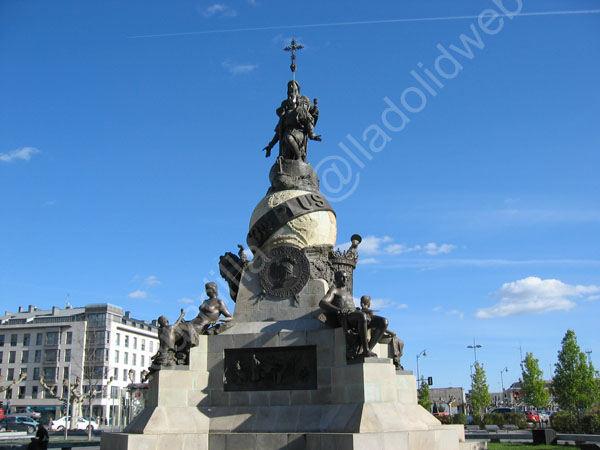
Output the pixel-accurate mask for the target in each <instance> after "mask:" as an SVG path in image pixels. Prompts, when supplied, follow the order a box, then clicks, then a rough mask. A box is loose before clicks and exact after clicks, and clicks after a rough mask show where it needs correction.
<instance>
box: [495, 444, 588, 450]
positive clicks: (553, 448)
mask: <svg viewBox="0 0 600 450" xmlns="http://www.w3.org/2000/svg"><path fill="white" fill-rule="evenodd" d="M565 448H577V447H571V446H570V445H533V444H522V443H519V442H500V443H498V442H488V450H517V449H523V450H525V449H528V450H557V449H565Z"/></svg>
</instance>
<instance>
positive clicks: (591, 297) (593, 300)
mask: <svg viewBox="0 0 600 450" xmlns="http://www.w3.org/2000/svg"><path fill="white" fill-rule="evenodd" d="M596 300H600V295H590V296H589V297H588V298H586V299H585V301H586V302H595V301H596Z"/></svg>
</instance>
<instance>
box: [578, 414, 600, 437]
mask: <svg viewBox="0 0 600 450" xmlns="http://www.w3.org/2000/svg"><path fill="white" fill-rule="evenodd" d="M581 426H582V428H583V432H584V433H585V434H600V415H599V414H597V413H596V414H587V415H585V416H583V419H582V420H581Z"/></svg>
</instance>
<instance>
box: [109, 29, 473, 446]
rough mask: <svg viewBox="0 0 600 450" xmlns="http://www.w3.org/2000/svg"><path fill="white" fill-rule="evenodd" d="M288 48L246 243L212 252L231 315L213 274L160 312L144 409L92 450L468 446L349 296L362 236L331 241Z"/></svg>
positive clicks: (308, 106) (311, 130) (308, 104)
mask: <svg viewBox="0 0 600 450" xmlns="http://www.w3.org/2000/svg"><path fill="white" fill-rule="evenodd" d="M300 49H302V45H299V44H297V43H296V42H295V41H294V40H292V42H291V44H290V45H289V46H287V47H286V48H285V50H286V51H289V52H290V53H291V60H292V62H291V65H290V69H291V71H292V80H290V81H289V82H288V83H287V97H286V98H285V99H284V100H283V101H282V102H281V105H280V106H279V107H278V108H277V109H276V111H275V112H276V114H277V123H276V126H275V134H274V136H273V138H272V139H271V141H270V142H269V143H268V144H267V146H266V147H265V148H264V149H263V150H264V151H265V156H266V157H270V156H271V154H272V153H273V150H274V149H275V145H276V144H278V152H277V156H276V158H275V161H274V164H273V165H272V167H271V169H270V171H269V181H270V186H269V188H268V190H267V193H266V195H265V197H263V198H262V199H261V200H260V201H259V202H258V204H257V205H256V207H255V208H254V211H253V212H252V214H251V216H250V223H249V230H248V235H247V236H246V243H247V245H248V247H249V251H247V250H245V248H244V246H242V245H238V250H237V252H235V253H234V252H227V253H225V254H224V255H223V256H221V257H220V260H219V271H220V274H221V276H222V277H223V280H224V281H223V280H220V282H221V283H222V284H223V285H224V286H226V287H228V290H229V295H230V297H231V299H232V300H233V302H235V309H234V312H233V314H232V313H231V312H230V311H229V310H228V308H227V306H226V304H225V302H224V301H223V300H221V299H219V298H218V296H219V293H218V286H217V284H216V283H214V282H213V283H208V284H206V293H207V296H208V298H207V300H205V301H204V302H203V303H202V305H201V306H200V310H199V313H198V316H197V317H196V318H194V319H193V320H190V321H185V320H184V318H183V317H184V313H183V311H182V312H181V314H180V316H179V318H178V319H177V320H176V321H175V322H174V323H173V324H172V325H171V324H170V323H169V321H168V319H167V318H166V317H165V316H161V317H160V318H159V325H160V331H159V339H160V348H159V351H158V353H157V354H156V355H155V356H154V357H153V361H152V366H151V367H150V370H149V372H148V379H149V395H148V399H147V407H146V409H144V410H143V411H142V413H140V414H139V415H138V416H137V417H136V418H135V419H134V420H133V421H132V423H131V424H130V425H129V426H128V427H127V428H126V429H125V431H124V432H123V433H103V437H102V444H101V448H102V450H121V449H123V450H124V449H135V450H137V449H152V450H162V449H164V448H172V449H175V448H177V449H194V450H195V449H217V448H218V449H223V448H225V449H227V448H236V449H261V450H263V449H267V450H270V449H296V448H297V449H304V448H306V449H331V448H343V449H359V448H360V449H375V448H377V449H392V448H393V449H423V450H455V449H456V450H458V449H459V448H460V449H467V448H471V447H469V446H468V444H466V443H465V442H464V432H463V430H462V426H449V425H446V426H442V425H441V424H440V422H439V421H438V420H437V419H436V418H434V417H433V416H432V415H431V414H430V413H429V412H428V411H426V410H424V409H423V408H422V407H421V406H419V405H418V404H417V392H416V380H415V377H414V376H413V375H412V372H408V371H404V370H403V368H402V365H401V362H400V358H401V355H402V348H403V345H404V344H403V342H402V341H401V340H400V339H399V338H398V337H397V336H396V334H395V333H393V332H391V331H390V330H388V320H387V319H386V318H385V317H382V316H379V315H377V314H376V311H374V310H372V309H371V308H370V302H371V299H370V297H369V296H368V295H363V296H362V297H361V302H360V307H358V306H356V305H355V303H354V294H353V278H354V271H355V269H356V268H357V262H358V259H359V246H360V243H361V241H362V238H361V236H360V235H358V234H355V235H353V236H352V237H351V238H350V241H351V244H350V246H349V248H347V249H345V250H340V249H335V243H336V238H337V219H336V214H335V211H334V210H333V208H332V207H331V205H330V204H329V202H328V201H327V199H326V198H325V196H324V195H322V194H321V192H320V191H319V177H318V176H317V173H316V172H315V170H314V169H313V167H312V166H311V164H310V163H309V162H308V158H307V156H308V144H309V141H315V142H319V141H321V140H322V138H321V136H320V135H318V134H315V128H316V126H317V122H318V119H319V109H318V106H317V105H318V101H317V99H314V101H311V100H310V99H309V98H308V97H306V96H304V95H302V94H301V90H300V84H299V83H298V81H296V69H297V66H296V56H297V52H298V51H299V50H300ZM321 145H322V144H321ZM473 448H474V447H473ZM477 448H482V447H477Z"/></svg>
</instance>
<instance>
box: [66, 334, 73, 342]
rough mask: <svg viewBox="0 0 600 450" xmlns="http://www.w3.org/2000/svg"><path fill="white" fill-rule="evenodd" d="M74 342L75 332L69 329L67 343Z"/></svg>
mask: <svg viewBox="0 0 600 450" xmlns="http://www.w3.org/2000/svg"><path fill="white" fill-rule="evenodd" d="M72 343H73V332H72V331H67V339H66V344H67V345H70V344H72Z"/></svg>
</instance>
